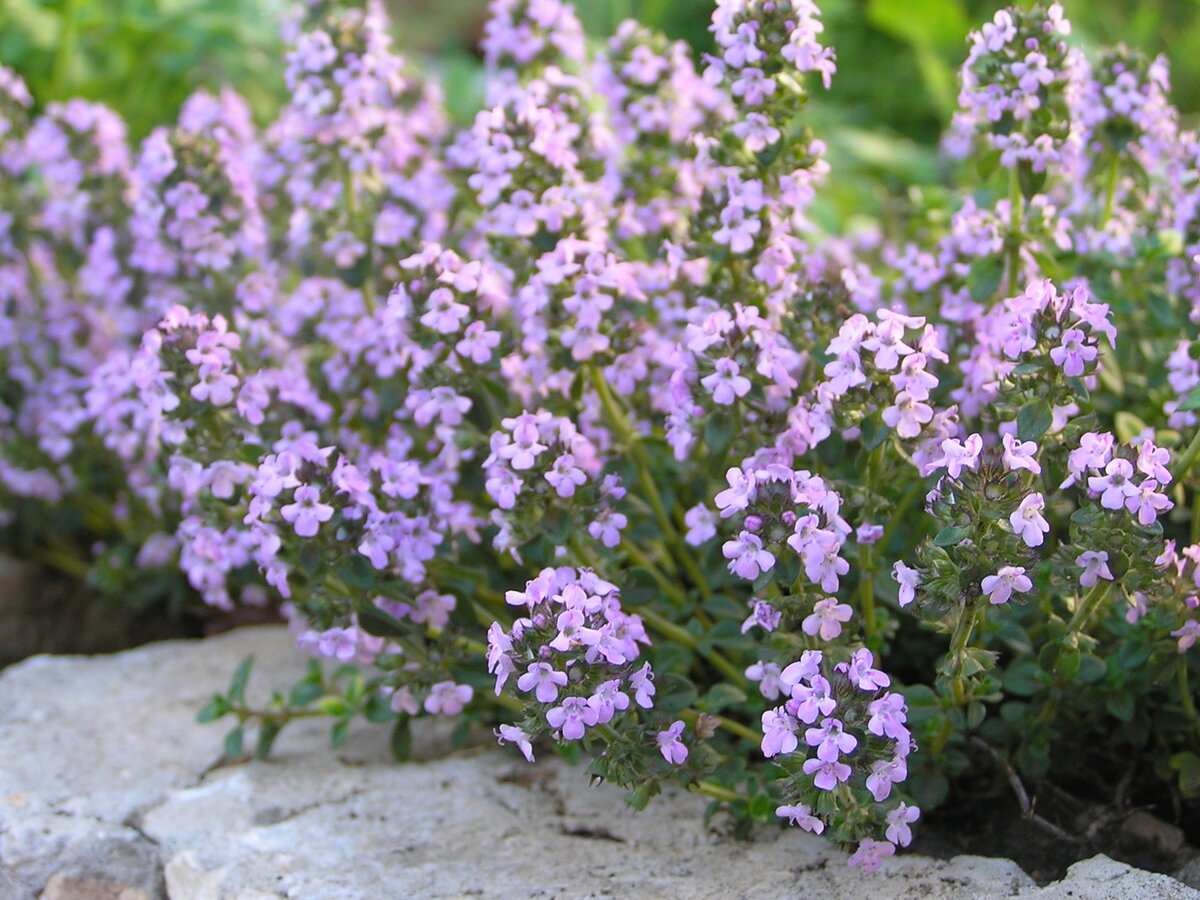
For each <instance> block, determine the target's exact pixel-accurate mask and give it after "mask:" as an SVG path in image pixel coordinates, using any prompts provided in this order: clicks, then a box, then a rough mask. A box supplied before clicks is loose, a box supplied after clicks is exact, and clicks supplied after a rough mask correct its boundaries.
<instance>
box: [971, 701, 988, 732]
mask: <svg viewBox="0 0 1200 900" xmlns="http://www.w3.org/2000/svg"><path fill="white" fill-rule="evenodd" d="M985 718H987V707H986V706H984V705H983V704H982V703H980V702H979V701H978V700H972V701H971V702H970V703H968V704H967V728H969V729H970V730H971V731H974V730H976V729H977V728H978V727H979V726H980V725H982V724H983V720H984V719H985Z"/></svg>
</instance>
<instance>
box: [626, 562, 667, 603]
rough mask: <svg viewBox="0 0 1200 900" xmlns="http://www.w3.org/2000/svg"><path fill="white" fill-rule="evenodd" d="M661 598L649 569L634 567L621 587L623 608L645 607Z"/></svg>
mask: <svg viewBox="0 0 1200 900" xmlns="http://www.w3.org/2000/svg"><path fill="white" fill-rule="evenodd" d="M661 596H662V589H661V588H660V587H659V586H658V581H657V580H656V579H655V577H654V576H653V575H652V574H651V573H650V570H649V569H645V568H643V567H641V566H634V567H633V568H632V569H630V570H629V572H628V574H627V575H626V580H625V583H624V584H622V585H621V603H622V604H623V605H625V606H645V605H646V604H647V603H653V602H654V601H655V600H657V599H658V598H659V597H661Z"/></svg>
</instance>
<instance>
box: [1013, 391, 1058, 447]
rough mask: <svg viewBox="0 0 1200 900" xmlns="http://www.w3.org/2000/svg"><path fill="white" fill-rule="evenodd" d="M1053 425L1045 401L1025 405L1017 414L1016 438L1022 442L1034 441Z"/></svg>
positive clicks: (1052, 415)
mask: <svg viewBox="0 0 1200 900" xmlns="http://www.w3.org/2000/svg"><path fill="white" fill-rule="evenodd" d="M1053 423H1054V413H1053V411H1052V410H1051V409H1050V404H1049V402H1047V401H1046V400H1044V399H1042V400H1034V401H1032V402H1030V403H1026V404H1025V405H1024V406H1022V407H1021V409H1020V411H1019V412H1018V413H1017V437H1019V438H1020V439H1021V440H1023V441H1036V440H1037V439H1038V438H1040V437H1041V436H1042V435H1043V434H1045V433H1046V431H1047V429H1049V428H1050V426H1051V425H1052V424H1053Z"/></svg>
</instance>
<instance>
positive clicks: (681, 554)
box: [588, 366, 712, 600]
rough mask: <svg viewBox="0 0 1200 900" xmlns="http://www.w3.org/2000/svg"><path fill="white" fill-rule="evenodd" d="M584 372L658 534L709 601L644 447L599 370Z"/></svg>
mask: <svg viewBox="0 0 1200 900" xmlns="http://www.w3.org/2000/svg"><path fill="white" fill-rule="evenodd" d="M588 370H589V372H590V373H591V378H592V384H593V385H595V387H596V393H597V394H598V395H599V396H600V405H601V406H603V407H604V414H605V415H606V416H608V419H609V421H610V422H611V423H612V426H613V427H614V428H615V429H616V430H617V432H618V433H619V435H620V437H621V439H622V440H623V441H624V442H625V443H626V445H628V447H629V452H630V455H631V456H632V457H633V464H634V467H635V468H636V469H637V474H638V481H640V482H641V485H642V490H643V491H644V492H645V494H646V499H647V501H649V503H650V508H651V509H652V510H653V511H654V518H655V521H657V522H658V527H659V530H661V531H662V533H663V538H664V539H665V540H666V542H667V546H668V547H669V548H670V550H671V552H672V553H673V554H674V555H675V558H676V559H677V560H678V562H679V564H680V565H681V566H683V569H684V571H686V572H687V574H688V577H689V578H690V579H691V580H692V583H693V584H695V585H696V587H698V588H699V589H700V593H701V594H702V595H703V596H704V599H705V600H709V599H711V598H712V588H710V587H709V586H708V579H707V578H705V577H704V573H702V572H701V571H700V568H699V566H697V565H696V561H695V559H693V557H692V554H691V553H690V552H689V551H688V549H687V547H686V546H684V544H683V540H682V539H681V538H680V536H679V532H678V531H676V530H675V526H674V525H673V524H672V523H671V518H670V516H668V515H667V507H666V505H665V504H664V503H663V499H662V495H661V494H660V493H659V492H658V486H657V485H656V484H655V483H654V476H653V474H651V466H650V459H649V457H648V456H647V455H646V448H645V447H643V446H642V444H641V441H640V440H638V434H637V432H636V431H634V429H633V426H632V425H631V424H630V423H629V419H628V418H627V417H626V416H625V413H624V412H623V411H622V409H621V407H620V404H618V403H617V398H616V397H614V396H613V393H612V389H611V388H609V386H608V382H607V381H605V380H604V376H603V375H602V374H601V373H600V370H599V369H597V368H596V367H595V366H589V367H588Z"/></svg>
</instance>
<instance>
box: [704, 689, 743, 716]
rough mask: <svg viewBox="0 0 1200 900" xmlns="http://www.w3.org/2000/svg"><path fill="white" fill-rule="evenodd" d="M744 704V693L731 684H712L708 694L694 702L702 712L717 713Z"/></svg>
mask: <svg viewBox="0 0 1200 900" xmlns="http://www.w3.org/2000/svg"><path fill="white" fill-rule="evenodd" d="M745 702H746V692H745V691H743V690H742V689H741V688H738V687H736V686H734V685H732V684H725V683H724V682H722V683H720V684H714V685H713V686H712V687H711V688H709V690H708V693H707V694H705V695H704V696H703V697H701V698H700V699H699V700H698V701H696V707H697V708H698V709H700V710H702V711H703V712H710V713H719V712H720V711H721V710H723V709H725V707H727V706H735V705H737V704H739V703H745Z"/></svg>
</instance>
